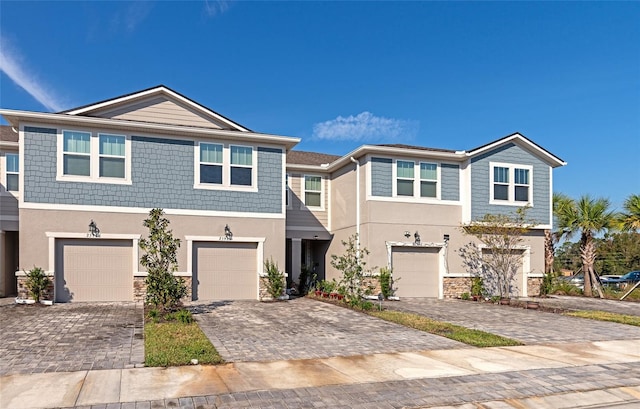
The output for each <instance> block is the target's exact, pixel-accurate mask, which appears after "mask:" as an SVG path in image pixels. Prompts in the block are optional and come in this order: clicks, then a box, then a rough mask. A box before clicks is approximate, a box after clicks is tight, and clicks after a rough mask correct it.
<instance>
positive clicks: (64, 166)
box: [57, 130, 131, 184]
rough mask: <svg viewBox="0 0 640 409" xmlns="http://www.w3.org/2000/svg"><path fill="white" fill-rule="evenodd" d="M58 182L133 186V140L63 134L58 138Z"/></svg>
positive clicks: (97, 134) (102, 134) (76, 132)
mask: <svg viewBox="0 0 640 409" xmlns="http://www.w3.org/2000/svg"><path fill="white" fill-rule="evenodd" d="M57 167H58V171H57V180H61V181H70V182H95V183H116V184H131V138H130V137H129V136H127V135H120V134H113V133H106V132H89V131H83V130H62V132H61V133H60V134H58V166H57Z"/></svg>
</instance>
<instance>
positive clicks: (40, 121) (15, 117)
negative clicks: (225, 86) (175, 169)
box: [0, 109, 300, 148]
mask: <svg viewBox="0 0 640 409" xmlns="http://www.w3.org/2000/svg"><path fill="white" fill-rule="evenodd" d="M0 115H2V116H4V117H5V119H6V120H7V121H8V122H9V123H11V124H13V125H16V124H17V123H18V122H20V126H21V128H22V127H23V126H32V127H41V128H42V127H44V128H52V127H53V128H60V127H61V126H72V127H73V126H76V127H78V126H79V127H83V126H84V127H87V126H93V127H95V128H101V129H102V128H105V129H121V130H122V129H124V130H126V132H128V133H134V134H135V135H136V136H149V135H153V136H150V137H155V138H161V137H162V136H160V135H168V136H169V137H170V138H171V139H189V140H193V138H194V137H199V138H202V137H204V138H215V139H217V138H227V139H232V140H241V141H245V142H244V143H247V142H249V141H251V142H250V143H257V144H260V146H266V145H265V144H267V143H271V144H273V145H274V146H280V147H281V146H282V145H284V146H286V147H287V148H292V147H293V146H295V145H296V144H297V143H298V142H300V138H293V137H289V136H280V135H270V134H260V133H255V132H238V131H229V130H224V129H212V128H198V127H191V126H184V125H165V124H156V123H150V122H138V121H125V120H117V119H109V118H97V117H85V116H73V115H68V114H52V113H46V112H29V111H16V110H10V109H0ZM23 120H24V122H22V121H23ZM28 120H30V121H36V122H27V121H28ZM69 124H71V125H69ZM16 126H17V125H16ZM131 130H136V131H135V132H131ZM138 130H140V132H138ZM178 135H192V137H187V136H182V137H179V136H178ZM20 140H22V138H20Z"/></svg>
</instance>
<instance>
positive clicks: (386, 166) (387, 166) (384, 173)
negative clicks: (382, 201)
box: [371, 158, 393, 197]
mask: <svg viewBox="0 0 640 409" xmlns="http://www.w3.org/2000/svg"><path fill="white" fill-rule="evenodd" d="M392 166H393V164H392V161H391V159H386V158H371V196H382V197H391V195H392V194H393V180H392V179H393V173H392Z"/></svg>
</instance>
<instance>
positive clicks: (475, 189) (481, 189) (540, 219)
mask: <svg viewBox="0 0 640 409" xmlns="http://www.w3.org/2000/svg"><path fill="white" fill-rule="evenodd" d="M490 162H503V163H510V164H517V165H529V166H532V167H533V177H532V179H533V180H532V181H533V207H532V208H531V209H530V210H529V212H528V217H530V218H531V219H533V220H534V221H535V222H536V223H538V224H550V220H549V211H550V209H549V201H550V197H551V191H550V188H549V173H550V172H549V165H548V164H546V163H545V162H543V161H542V160H540V159H538V158H537V157H536V156H534V155H533V154H531V153H529V152H528V151H527V150H525V149H523V148H521V147H520V146H518V145H516V144H514V143H509V144H507V145H504V146H502V147H500V148H497V149H494V150H492V151H489V152H487V153H485V154H482V155H479V156H477V157H475V158H473V159H472V160H471V218H472V219H473V220H477V219H479V218H481V217H483V216H484V215H485V214H488V213H491V214H512V213H513V212H514V211H515V210H516V209H517V207H516V206H506V205H492V204H490V203H489V200H490V189H491V182H492V179H491V175H490V174H489V173H490V166H489V163H490Z"/></svg>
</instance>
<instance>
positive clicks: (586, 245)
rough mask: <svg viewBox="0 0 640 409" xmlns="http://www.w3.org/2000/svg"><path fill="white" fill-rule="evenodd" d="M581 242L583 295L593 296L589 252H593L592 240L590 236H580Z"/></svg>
mask: <svg viewBox="0 0 640 409" xmlns="http://www.w3.org/2000/svg"><path fill="white" fill-rule="evenodd" d="M581 241H582V244H581V246H580V257H581V258H582V275H583V276H584V295H585V297H593V291H592V284H591V268H592V267H591V265H590V262H591V260H592V259H591V254H595V253H594V252H593V242H592V240H591V237H590V236H587V235H583V236H582V240H581Z"/></svg>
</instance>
